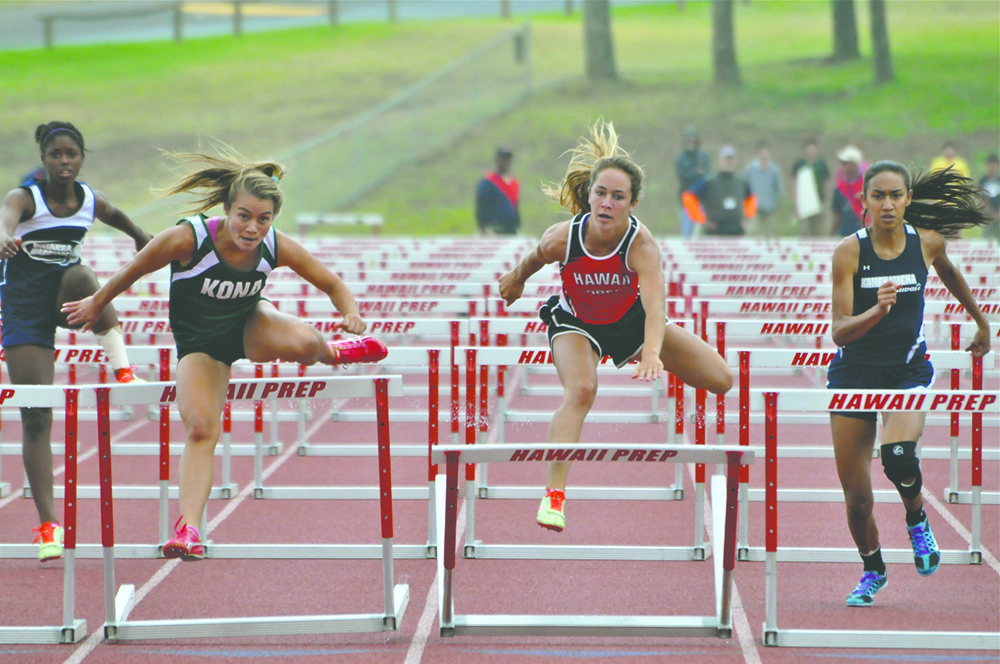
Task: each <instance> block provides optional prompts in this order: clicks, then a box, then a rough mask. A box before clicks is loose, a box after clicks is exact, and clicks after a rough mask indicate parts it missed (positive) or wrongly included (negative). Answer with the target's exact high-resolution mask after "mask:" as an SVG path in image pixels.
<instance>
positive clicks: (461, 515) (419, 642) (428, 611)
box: [403, 367, 521, 664]
mask: <svg viewBox="0 0 1000 664" xmlns="http://www.w3.org/2000/svg"><path fill="white" fill-rule="evenodd" d="M520 381H521V367H518V370H517V371H515V372H514V376H513V377H512V379H511V381H510V385H509V386H508V387H507V390H508V393H509V394H514V393H515V390H517V387H518V384H519V383H520ZM497 431H498V429H497V427H495V426H494V427H493V428H491V429H490V434H489V437H488V438H487V439H486V442H487V444H489V445H492V444H494V443H496V442H497ZM476 472H477V473H478V472H479V466H476ZM457 520H458V526H457V528H456V529H455V547H456V555H459V554H458V552H459V551H461V544H459V542H461V541H462V535H464V534H465V499H464V498H463V499H462V505H461V507H460V508H459V511H458V517H457ZM438 555H439V556H440V555H443V553H442V552H441V551H438ZM438 581H439V579H438V577H437V572H435V573H434V581H433V582H432V583H431V589H430V590H429V591H427V600H426V602H424V612H423V613H421V614H420V621H419V622H418V623H417V631H415V632H414V633H413V639H412V640H411V641H410V648H409V650H407V651H406V659H405V660H403V664H420V660H421V659H422V658H423V656H424V648H426V647H427V639H428V637H430V633H431V627H433V626H434V619H435V618H437V615H438V590H437V589H438Z"/></svg>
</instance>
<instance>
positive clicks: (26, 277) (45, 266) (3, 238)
mask: <svg viewBox="0 0 1000 664" xmlns="http://www.w3.org/2000/svg"><path fill="white" fill-rule="evenodd" d="M35 142H36V143H38V149H39V152H40V153H41V160H42V173H41V178H38V177H37V172H36V174H34V175H35V177H32V178H30V179H26V180H25V182H24V184H22V185H21V186H20V187H18V188H17V189H14V190H13V191H11V192H10V193H8V194H7V196H6V198H4V202H3V207H2V208H0V260H3V261H4V263H3V279H2V283H0V307H2V313H3V349H4V357H5V360H6V362H7V371H8V373H9V374H10V381H11V383H13V384H14V385H51V384H52V382H53V380H54V377H55V355H54V353H53V349H54V348H55V338H56V337H55V335H56V327H75V325H74V324H73V323H67V321H66V317H65V315H64V314H62V313H60V308H61V307H62V305H63V303H65V302H68V301H70V300H78V299H80V298H82V297H86V296H87V295H90V294H92V293H94V292H95V291H97V289H98V288H99V287H100V284H99V283H98V282H97V277H95V276H94V273H93V271H92V270H91V269H90V268H89V267H86V266H85V265H83V264H82V263H81V262H80V251H81V247H82V246H83V238H84V236H85V235H86V234H87V230H88V229H89V228H90V227H91V226H92V225H93V223H94V219H99V220H100V221H102V222H103V223H105V224H107V225H108V226H111V227H112V228H115V229H117V230H119V231H121V232H123V233H125V234H126V235H128V236H129V237H131V238H132V239H133V240H135V248H136V250H137V251H138V250H140V249H142V248H143V247H144V246H145V245H146V243H147V242H149V240H150V238H151V237H152V236H151V235H149V233H146V232H145V231H143V230H142V229H141V228H139V227H138V226H136V225H135V224H133V223H132V221H131V220H130V219H129V218H128V217H127V216H126V215H125V213H124V212H122V211H121V210H119V209H118V208H116V207H115V206H113V205H112V204H111V203H109V202H108V199H107V198H106V197H105V196H104V194H102V193H101V192H99V191H94V190H93V189H91V188H90V187H88V186H87V185H86V184H84V183H83V182H80V181H78V180H77V177H78V176H79V174H80V169H81V168H82V167H83V161H84V155H85V152H86V149H85V147H84V140H83V134H81V133H80V130H78V129H77V128H76V127H74V126H73V125H72V124H70V123H69V122H59V121H54V122H49V123H48V124H43V125H38V127H37V128H36V129H35ZM89 329H91V330H93V332H94V334H95V335H96V336H97V340H98V342H100V344H101V347H102V348H103V349H104V352H105V353H106V354H107V357H108V362H109V364H110V365H111V368H112V369H113V370H114V373H115V377H116V378H117V380H118V381H119V382H122V383H127V382H131V381H134V380H136V377H135V374H134V372H133V371H132V368H131V367H130V366H129V363H128V356H127V354H126V352H125V342H124V339H123V338H122V334H121V326H119V325H118V317H117V316H116V315H115V310H114V309H112V308H108V309H107V310H106V311H105V312H104V313H103V315H101V316H100V317H99V318H97V319H95V320H94V321H93V324H92V325H90V326H89ZM21 429H22V443H21V445H22V447H21V453H22V456H23V458H24V472H25V475H26V476H27V478H28V486H29V487H31V497H32V498H33V499H34V501H35V508H36V509H37V510H38V518H39V521H40V522H41V525H40V526H39V527H38V528H35V532H37V533H38V537H36V538H35V542H38V544H39V546H38V559H39V560H41V561H42V562H45V561H47V560H54V559H56V558H59V557H61V556H62V550H63V529H62V526H60V525H59V519H58V517H57V516H56V511H55V499H54V497H53V491H52V483H53V480H52V445H51V443H52V409H51V408H22V409H21Z"/></svg>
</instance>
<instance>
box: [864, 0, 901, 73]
mask: <svg viewBox="0 0 1000 664" xmlns="http://www.w3.org/2000/svg"><path fill="white" fill-rule="evenodd" d="M869 6H870V7H871V19H872V64H873V65H874V66H875V83H876V84H877V85H881V84H882V83H888V82H890V81H892V80H893V79H894V78H896V74H895V72H893V69H892V52H891V51H890V50H889V26H888V24H887V21H886V18H885V0H871V3H870V5H869Z"/></svg>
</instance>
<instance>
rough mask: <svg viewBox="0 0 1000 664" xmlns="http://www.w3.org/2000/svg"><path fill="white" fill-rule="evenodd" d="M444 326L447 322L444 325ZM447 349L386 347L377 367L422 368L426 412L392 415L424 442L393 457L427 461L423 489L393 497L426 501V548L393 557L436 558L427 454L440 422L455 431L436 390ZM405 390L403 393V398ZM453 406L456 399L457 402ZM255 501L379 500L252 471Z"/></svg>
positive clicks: (319, 452) (358, 414)
mask: <svg viewBox="0 0 1000 664" xmlns="http://www.w3.org/2000/svg"><path fill="white" fill-rule="evenodd" d="M442 322H443V323H447V322H448V321H442ZM450 352H451V349H450V348H426V347H415V346H414V347H397V346H393V347H391V348H389V354H388V356H387V357H386V358H385V359H384V360H383V361H382V362H381V363H380V364H379V367H380V368H382V367H385V368H387V369H396V368H399V367H404V366H405V367H426V368H427V394H428V399H427V401H428V405H427V409H426V410H423V411H421V410H402V411H400V410H396V411H393V415H392V418H393V421H394V422H426V423H427V427H428V428H427V442H426V443H423V444H413V443H410V444H403V445H394V446H393V450H392V454H393V456H397V457H425V458H426V459H427V467H428V485H427V486H396V487H395V488H394V489H393V494H394V496H395V498H396V500H427V501H428V508H427V510H428V516H427V522H428V527H427V529H428V535H427V543H426V545H418V544H397V545H395V547H394V549H393V555H394V557H396V558H410V559H414V558H433V557H434V556H435V555H437V541H436V539H437V538H436V536H435V533H434V528H435V521H434V491H433V485H434V476H435V475H436V474H437V468H436V467H432V465H431V462H430V452H431V450H432V449H433V447H434V446H435V445H437V444H438V441H439V431H440V424H441V422H449V421H453V422H454V424H455V426H456V427H457V421H458V412H457V408H453V409H451V410H452V412H451V413H449V412H447V410H446V411H445V412H443V413H442V412H441V409H440V398H439V387H440V364H441V358H442V356H443V357H444V358H448V357H449V355H450ZM405 393H406V390H404V394H405ZM456 403H457V401H456ZM381 417H382V415H381V414H380V413H378V412H374V413H373V412H370V411H365V410H360V411H345V410H337V411H334V412H333V413H332V414H331V419H332V420H333V421H335V422H375V421H378V420H379V419H380V418H381ZM298 453H299V456H322V457H363V456H374V455H375V454H376V453H377V451H376V450H375V449H374V448H373V447H372V446H371V444H370V443H363V442H362V443H335V444H320V445H315V444H307V443H300V445H299V449H298ZM255 482H256V483H255V484H254V498H266V499H271V500H372V499H376V498H378V494H379V487H378V486H340V487H332V486H329V487H328V486H264V483H263V476H262V473H256V480H255Z"/></svg>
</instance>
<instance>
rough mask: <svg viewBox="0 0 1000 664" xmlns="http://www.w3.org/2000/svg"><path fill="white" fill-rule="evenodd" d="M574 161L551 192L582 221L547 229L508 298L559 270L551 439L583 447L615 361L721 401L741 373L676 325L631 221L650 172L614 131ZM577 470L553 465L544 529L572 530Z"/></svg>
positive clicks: (652, 251) (603, 129)
mask: <svg viewBox="0 0 1000 664" xmlns="http://www.w3.org/2000/svg"><path fill="white" fill-rule="evenodd" d="M572 154H573V157H572V159H571V160H570V164H569V169H568V171H567V173H566V178H565V179H564V180H563V182H562V184H561V185H560V186H559V188H558V189H554V188H548V187H547V188H545V191H546V193H547V194H548V195H549V196H550V197H551V198H553V199H554V200H557V201H558V202H559V203H560V204H562V206H563V207H565V208H566V209H567V210H569V211H570V212H571V213H573V214H574V215H575V216H574V217H573V218H572V219H571V220H569V221H564V222H561V223H558V224H556V225H554V226H551V227H550V228H549V229H548V230H546V231H545V233H544V235H543V236H542V239H541V241H540V242H539V243H538V247H536V248H535V249H534V250H533V251H531V252H530V253H529V254H528V255H527V256H525V258H524V259H523V260H522V261H521V262H520V263H519V264H518V265H517V267H515V268H514V269H513V270H511V271H510V272H508V273H507V274H505V275H503V276H502V277H500V294H501V296H502V297H503V299H504V300H505V301H506V302H507V304H508V305H509V304H512V303H513V302H514V301H516V300H517V299H518V298H519V297H521V293H522V292H523V290H524V283H525V281H526V280H527V279H528V277H530V276H531V275H533V274H534V273H535V272H538V270H540V269H541V268H542V267H543V266H544V265H547V264H549V263H555V262H559V272H560V274H561V276H562V294H561V295H557V296H553V297H552V298H550V299H549V301H548V302H547V303H546V304H545V305H544V306H543V307H542V310H541V311H540V312H539V316H540V317H541V319H542V320H543V321H544V322H545V323H546V325H547V326H548V336H549V345H550V347H551V348H552V361H553V363H554V364H555V367H556V373H557V374H558V376H559V382H560V383H561V384H562V387H563V401H562V404H560V406H559V408H558V409H557V410H556V412H555V414H554V415H553V416H552V422H551V424H550V425H549V431H548V436H547V439H546V440H547V441H548V442H550V443H570V444H572V443H578V442H580V431H581V429H582V428H583V421H584V419H585V418H586V417H587V413H588V412H590V408H591V406H592V405H593V403H594V397H595V396H596V395H597V366H598V364H599V363H600V361H601V359H602V358H603V357H604V356H606V355H610V356H611V358H612V360H613V361H614V363H615V365H616V366H618V367H619V368H620V367H622V366H624V365H626V364H628V363H629V362H630V361H632V360H638V362H639V363H638V365H637V366H636V368H635V373H634V374H633V376H632V377H633V378H634V379H638V380H643V381H650V380H656V379H659V378H660V376H661V374H662V373H663V369H664V368H666V369H667V370H668V371H670V372H671V373H673V374H674V375H676V376H678V377H679V378H680V379H681V380H683V381H684V382H685V383H687V384H688V385H692V386H694V387H696V388H704V389H707V390H709V391H710V392H712V393H714V394H725V393H726V392H727V391H728V390H729V389H730V388H731V387H732V386H733V376H732V372H731V371H730V370H729V367H728V366H727V365H726V362H725V360H724V359H723V358H722V357H721V356H720V355H719V354H718V353H717V352H716V351H715V350H713V349H712V348H711V347H710V346H709V345H708V344H706V343H705V342H704V341H702V340H701V339H699V338H698V337H696V336H695V335H693V334H691V333H690V332H687V331H686V330H684V329H683V328H680V327H678V326H676V325H670V324H668V321H667V320H666V316H665V315H664V300H665V299H666V293H665V290H664V286H663V272H662V270H661V267H660V250H659V247H658V246H657V244H656V241H655V240H654V239H653V236H652V234H650V232H649V230H648V229H647V228H646V227H645V226H643V225H642V224H641V223H639V220H638V219H636V218H635V217H633V216H631V212H632V210H633V209H634V208H635V206H636V203H638V201H639V192H640V190H641V188H642V179H643V172H642V169H641V168H639V166H638V165H636V163H635V162H634V161H632V160H631V159H630V158H629V156H628V154H627V153H626V152H625V151H624V150H622V149H620V148H619V147H618V137H617V135H616V134H615V131H614V127H613V126H612V125H611V124H610V123H607V124H605V123H603V122H601V121H598V122H597V123H596V124H595V125H594V126H593V127H592V128H591V130H590V140H589V141H588V140H582V141H581V143H580V145H579V146H578V147H577V148H576V149H575V150H574V151H573V153H572ZM569 468H570V463H569V462H566V461H553V462H550V463H549V468H548V480H547V482H546V492H545V497H544V498H543V499H542V504H541V507H540V508H539V510H538V525H540V526H542V527H543V528H548V529H550V530H554V531H556V532H559V531H561V530H562V529H563V528H564V527H565V525H566V516H565V513H564V510H563V503H564V501H565V489H566V477H567V476H568V474H569Z"/></svg>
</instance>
